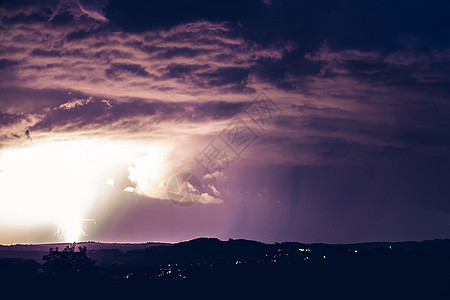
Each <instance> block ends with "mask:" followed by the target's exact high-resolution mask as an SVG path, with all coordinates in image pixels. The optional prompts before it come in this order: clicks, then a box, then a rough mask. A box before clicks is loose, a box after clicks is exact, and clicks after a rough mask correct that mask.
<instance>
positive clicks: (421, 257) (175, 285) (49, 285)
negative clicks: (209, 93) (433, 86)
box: [0, 238, 450, 299]
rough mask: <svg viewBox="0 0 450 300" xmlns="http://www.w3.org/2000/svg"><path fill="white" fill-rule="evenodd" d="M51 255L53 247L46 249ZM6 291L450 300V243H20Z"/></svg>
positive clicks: (3, 253)
mask: <svg viewBox="0 0 450 300" xmlns="http://www.w3.org/2000/svg"><path fill="white" fill-rule="evenodd" d="M45 249H47V250H46V251H45ZM0 257H1V259H0V274H1V275H0V276H1V282H3V283H7V284H6V285H5V287H17V286H19V288H18V289H17V290H16V291H17V293H19V294H20V293H27V292H28V291H29V290H28V289H22V288H20V287H21V286H28V287H29V286H33V287H34V290H35V291H46V290H47V289H50V290H52V291H61V292H67V291H71V293H72V292H73V293H75V294H74V295H76V294H77V293H79V292H81V291H83V294H85V293H89V294H92V295H98V296H101V295H103V296H119V295H121V293H124V295H130V294H136V295H138V294H139V293H141V292H145V293H150V294H152V295H157V294H161V295H164V294H166V295H168V296H177V295H179V296H187V295H200V294H202V293H209V292H213V293H214V292H215V293H220V294H221V295H229V296H233V295H234V294H236V293H237V294H239V293H249V294H253V295H254V296H256V295H260V296H264V295H266V296H267V295H273V296H274V297H275V296H282V295H285V296H287V295H297V296H299V297H300V296H302V295H303V296H305V295H315V296H316V297H328V296H338V295H339V296H347V297H363V298H364V299H367V298H376V299H381V298H388V299H390V298H394V299H405V297H410V296H415V297H417V296H420V297H424V298H425V299H431V298H433V299H436V298H447V299H448V297H449V296H450V292H449V290H448V284H449V280H450V273H449V271H448V270H449V269H450V268H449V267H450V240H433V241H423V242H396V243H388V242H386V243H384V242H377V243H359V244H341V245H330V244H302V243H295V242H285V243H275V244H264V243H260V242H256V241H250V240H233V239H230V240H228V241H221V240H218V239H213V238H198V239H194V240H191V241H187V242H181V243H176V244H158V243H147V244H105V243H96V242H87V243H79V244H68V245H67V244H52V245H14V246H2V247H1V248H0Z"/></svg>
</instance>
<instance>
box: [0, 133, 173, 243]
mask: <svg viewBox="0 0 450 300" xmlns="http://www.w3.org/2000/svg"><path fill="white" fill-rule="evenodd" d="M164 155H165V152H164V148H162V147H160V146H155V145H150V146H149V145H143V144H135V143H132V142H123V141H109V140H104V139H84V140H50V141H40V142H38V141H34V140H33V141H31V142H29V143H28V144H27V145H26V146H23V147H19V148H8V149H4V150H2V151H1V152H0V170H2V172H0V226H8V227H14V228H30V227H33V226H36V225H43V224H44V225H45V224H49V223H50V224H53V225H54V226H55V232H56V235H58V236H59V237H60V238H61V239H62V240H64V241H65V242H77V241H79V239H80V237H81V236H82V235H83V234H84V232H83V223H84V222H85V221H86V220H85V219H91V218H95V216H92V215H89V213H90V208H91V207H92V206H93V205H94V204H95V202H96V201H98V198H99V196H100V195H101V193H102V191H103V190H105V189H107V188H108V187H107V186H105V182H106V183H107V184H109V185H111V186H114V185H115V181H116V182H117V180H114V178H113V177H115V176H116V175H117V176H118V174H122V175H123V174H124V170H125V171H126V169H127V168H130V179H131V181H132V182H135V183H136V189H137V190H139V191H141V192H142V193H145V194H152V191H151V188H152V187H153V183H155V182H158V181H159V182H158V184H159V183H160V182H161V180H162V176H163V175H164V174H163V165H164V161H165V156H164ZM120 168H122V169H120ZM120 192H122V191H120ZM0 241H1V237H0Z"/></svg>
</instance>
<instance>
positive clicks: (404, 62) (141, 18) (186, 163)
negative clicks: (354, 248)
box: [0, 0, 450, 244]
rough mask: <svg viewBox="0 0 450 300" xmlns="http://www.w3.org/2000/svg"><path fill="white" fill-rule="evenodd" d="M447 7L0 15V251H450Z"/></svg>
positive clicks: (181, 7)
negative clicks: (295, 246)
mask: <svg viewBox="0 0 450 300" xmlns="http://www.w3.org/2000/svg"><path fill="white" fill-rule="evenodd" d="M449 9H450V5H449V4H448V2H447V1H380V0H377V1H371V0H370V1H356V0H355V1H349V0H347V1H332V0H329V1H324V0H320V1H285V0H262V1H261V0H258V1H257V0H249V1H175V0H169V1H137V0H127V1H116V0H111V1H0V243H2V244H10V243H46V242H57V241H67V242H72V241H84V240H95V241H104V242H147V241H161V242H177V241H183V240H188V239H192V238H196V237H217V238H220V239H224V240H227V239H228V238H244V239H253V240H258V241H263V242H282V241H299V242H323V243H349V242H365V241H404V240H424V239H434V238H450V184H449V180H450V18H449V17H448V12H449ZM175 183H176V184H175ZM174 188H175V189H176V188H179V190H178V191H174V190H173V189H174ZM177 197H181V198H177ZM180 199H181V200H180Z"/></svg>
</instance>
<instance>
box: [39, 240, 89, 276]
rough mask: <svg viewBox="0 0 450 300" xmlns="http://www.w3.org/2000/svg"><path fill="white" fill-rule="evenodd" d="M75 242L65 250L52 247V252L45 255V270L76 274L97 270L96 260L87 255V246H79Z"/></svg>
mask: <svg viewBox="0 0 450 300" xmlns="http://www.w3.org/2000/svg"><path fill="white" fill-rule="evenodd" d="M78 250H79V251H75V243H73V244H70V245H68V246H66V248H65V249H64V250H63V251H59V250H58V247H56V249H55V250H53V248H50V253H49V254H48V255H45V256H44V257H43V259H44V261H45V262H44V265H43V266H44V270H45V272H46V273H47V274H49V275H74V274H86V273H92V272H94V271H96V270H97V267H96V266H95V261H94V260H92V259H90V258H89V257H88V256H87V248H86V247H78Z"/></svg>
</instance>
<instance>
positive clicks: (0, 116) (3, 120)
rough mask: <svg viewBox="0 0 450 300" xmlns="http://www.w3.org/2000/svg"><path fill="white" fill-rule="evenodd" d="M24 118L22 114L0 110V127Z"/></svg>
mask: <svg viewBox="0 0 450 300" xmlns="http://www.w3.org/2000/svg"><path fill="white" fill-rule="evenodd" d="M24 119H25V116H24V115H23V114H9V113H3V112H1V111H0V127H6V126H8V125H11V124H15V123H17V122H20V121H22V120H24Z"/></svg>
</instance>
